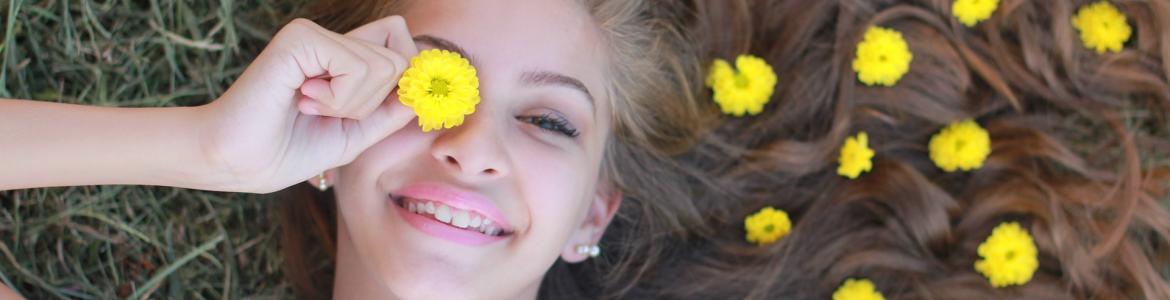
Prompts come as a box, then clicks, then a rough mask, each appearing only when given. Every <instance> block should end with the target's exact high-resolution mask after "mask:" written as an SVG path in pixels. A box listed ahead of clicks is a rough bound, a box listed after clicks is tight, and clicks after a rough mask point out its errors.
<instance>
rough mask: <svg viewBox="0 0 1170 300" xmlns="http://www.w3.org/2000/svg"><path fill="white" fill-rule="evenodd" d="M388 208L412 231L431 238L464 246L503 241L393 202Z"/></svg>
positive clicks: (501, 238)
mask: <svg viewBox="0 0 1170 300" xmlns="http://www.w3.org/2000/svg"><path fill="white" fill-rule="evenodd" d="M390 206H392V207H394V210H396V211H398V215H400V216H402V219H404V220H406V223H410V226H412V227H414V229H418V231H422V232H423V233H426V234H428V235H430V236H433V237H437V238H440V239H444V240H448V241H452V242H455V243H459V244H462V245H466V246H483V245H487V244H490V243H493V242H498V241H502V240H504V237H503V236H487V235H484V234H481V233H478V232H472V231H470V230H463V229H459V228H455V227H452V226H451V225H447V223H443V222H439V220H435V219H434V218H431V217H427V216H423V215H419V214H416V213H412V212H410V211H409V210H407V209H406V208H403V207H402V206H399V205H398V204H397V203H394V201H393V200H390Z"/></svg>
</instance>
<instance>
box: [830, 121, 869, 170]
mask: <svg viewBox="0 0 1170 300" xmlns="http://www.w3.org/2000/svg"><path fill="white" fill-rule="evenodd" d="M872 159H873V150H872V149H869V136H868V135H866V134H865V132H864V131H862V132H860V133H858V134H857V135H856V136H853V137H849V138H846V139H845V145H843V146H841V157H840V158H838V159H837V162H838V163H840V166H839V167H837V174H838V175H841V176H845V177H848V178H849V179H856V178H857V176H861V173H862V172H867V171H869V170H870V169H872V168H873V162H872V161H871V160H872Z"/></svg>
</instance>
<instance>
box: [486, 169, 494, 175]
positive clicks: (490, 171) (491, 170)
mask: <svg viewBox="0 0 1170 300" xmlns="http://www.w3.org/2000/svg"><path fill="white" fill-rule="evenodd" d="M483 173H484V174H488V175H496V169H487V170H483Z"/></svg>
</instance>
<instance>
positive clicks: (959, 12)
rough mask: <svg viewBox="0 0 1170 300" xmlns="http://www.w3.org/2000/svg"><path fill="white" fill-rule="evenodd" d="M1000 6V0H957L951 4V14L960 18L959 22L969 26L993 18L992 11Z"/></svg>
mask: <svg viewBox="0 0 1170 300" xmlns="http://www.w3.org/2000/svg"><path fill="white" fill-rule="evenodd" d="M998 6H999V0H955V2H954V3H953V4H951V14H953V15H955V17H956V18H959V22H960V23H963V25H965V26H967V27H971V26H975V24H976V23H979V22H982V21H983V20H987V19H988V18H991V13H993V12H995V8H996V7H998Z"/></svg>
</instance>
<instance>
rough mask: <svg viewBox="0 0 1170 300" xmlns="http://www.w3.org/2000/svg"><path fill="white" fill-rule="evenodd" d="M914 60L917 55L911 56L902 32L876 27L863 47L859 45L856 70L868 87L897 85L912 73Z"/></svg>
mask: <svg viewBox="0 0 1170 300" xmlns="http://www.w3.org/2000/svg"><path fill="white" fill-rule="evenodd" d="M913 59H914V54H913V53H910V46H909V45H907V44H906V40H903V39H902V33H901V32H898V31H896V30H893V29H889V28H884V27H877V26H874V27H870V28H869V29H868V30H866V31H865V36H864V37H863V39H862V41H861V44H858V45H857V56H856V57H855V58H854V59H853V71H855V72H857V79H858V80H861V82H862V83H865V84H866V85H869V86H873V85H883V86H893V85H894V84H895V83H898V80H899V79H902V75H905V74H906V72H909V71H910V61H911V60H913Z"/></svg>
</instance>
